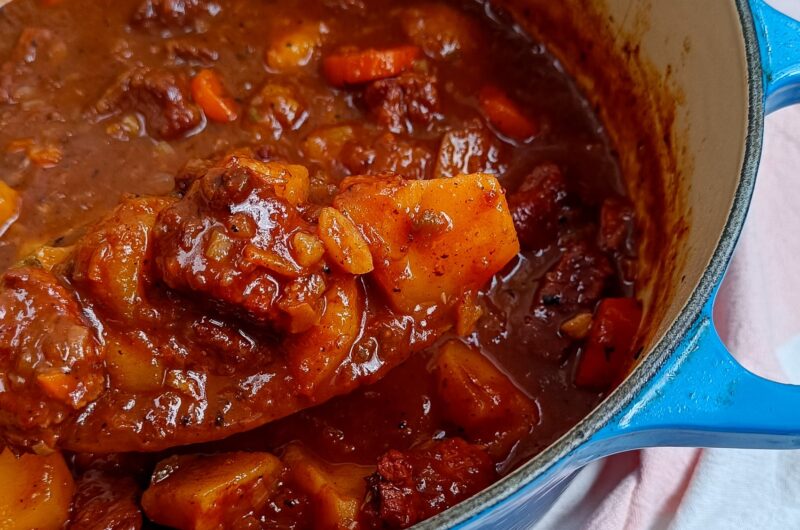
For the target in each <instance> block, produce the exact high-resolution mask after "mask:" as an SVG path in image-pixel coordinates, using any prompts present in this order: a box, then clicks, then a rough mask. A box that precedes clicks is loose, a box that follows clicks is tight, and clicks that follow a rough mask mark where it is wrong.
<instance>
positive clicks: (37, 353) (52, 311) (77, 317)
mask: <svg viewBox="0 0 800 530" xmlns="http://www.w3.org/2000/svg"><path fill="white" fill-rule="evenodd" d="M103 356H104V351H103V348H102V346H101V345H100V344H99V343H98V340H97V338H96V336H95V331H94V330H93V329H92V328H91V327H90V326H89V324H88V323H87V322H86V320H85V318H84V316H83V314H82V310H81V307H80V306H79V305H78V303H77V301H76V300H75V298H74V296H73V295H72V294H71V293H70V292H69V291H68V290H67V289H66V288H65V287H64V286H63V285H62V284H61V282H59V281H58V279H57V278H56V277H55V276H53V274H51V273H49V272H46V271H43V270H41V269H34V268H20V269H12V270H10V271H8V272H7V273H6V274H5V275H4V276H3V278H2V287H0V374H2V375H0V383H1V384H0V432H1V433H2V435H1V436H2V441H3V442H4V443H6V444H9V445H12V446H15V447H22V448H27V449H33V448H41V449H44V448H48V447H51V448H52V447H55V446H56V444H57V442H58V428H59V426H60V425H61V424H62V423H63V422H65V421H66V420H67V419H68V418H71V417H72V416H74V415H77V414H78V411H79V410H80V409H82V408H83V407H85V406H86V405H87V404H88V403H90V402H91V401H92V400H94V399H95V398H96V397H97V396H98V395H99V394H100V392H102V390H103V385H104V380H105V370H104V368H103Z"/></svg>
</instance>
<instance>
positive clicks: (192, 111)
mask: <svg viewBox="0 0 800 530" xmlns="http://www.w3.org/2000/svg"><path fill="white" fill-rule="evenodd" d="M95 111H96V112H97V113H98V115H99V116H100V118H105V117H106V116H110V115H115V114H117V113H120V112H124V111H135V112H138V113H140V114H141V115H142V116H144V119H145V122H146V124H147V128H148V131H149V132H150V133H151V134H153V135H155V136H157V137H159V138H165V139H170V138H177V137H179V136H182V135H184V134H186V133H188V132H190V131H192V130H193V129H196V128H197V127H199V126H200V125H201V124H202V123H203V113H202V111H201V110H200V109H199V107H197V105H195V104H194V103H193V102H192V100H191V97H190V90H189V82H188V80H187V79H186V77H185V76H184V75H182V74H181V73H179V72H176V71H170V70H162V69H154V68H148V67H137V68H134V69H133V70H130V71H128V72H126V73H125V74H123V75H121V76H120V77H119V78H118V79H117V80H116V82H115V83H114V84H113V85H112V86H111V87H110V88H109V89H108V90H106V92H105V94H103V96H102V97H101V98H100V101H98V102H97V104H96V105H95Z"/></svg>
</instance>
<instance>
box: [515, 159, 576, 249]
mask: <svg viewBox="0 0 800 530" xmlns="http://www.w3.org/2000/svg"><path fill="white" fill-rule="evenodd" d="M566 197H567V186H566V183H565V182H564V176H563V175H562V173H561V170H560V169H559V168H558V166H556V165H555V164H544V165H541V166H538V167H537V168H536V169H534V170H533V171H532V172H531V173H530V174H529V175H528V176H527V177H525V180H523V182H522V185H521V186H520V187H519V189H518V190H517V191H516V192H515V193H513V194H512V195H511V196H510V197H509V198H508V206H509V208H511V215H512V217H513V218H514V226H515V227H516V228H517V234H518V235H519V240H520V242H521V243H522V246H523V248H525V249H528V250H537V249H540V248H542V247H544V246H546V245H548V244H550V243H552V242H553V240H554V238H555V237H554V234H555V233H557V227H558V221H559V218H560V217H561V216H562V215H563V212H564V208H565V204H564V202H565V199H566Z"/></svg>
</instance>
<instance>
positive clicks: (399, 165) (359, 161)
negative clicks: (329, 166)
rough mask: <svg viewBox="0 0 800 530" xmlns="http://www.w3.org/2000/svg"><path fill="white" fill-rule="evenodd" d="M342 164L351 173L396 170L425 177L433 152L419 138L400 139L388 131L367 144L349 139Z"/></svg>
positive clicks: (399, 172)
mask: <svg viewBox="0 0 800 530" xmlns="http://www.w3.org/2000/svg"><path fill="white" fill-rule="evenodd" d="M341 156H342V161H343V163H344V166H345V167H346V168H347V169H348V170H349V171H350V173H351V174H353V175H366V174H372V175H376V174H378V175H379V174H382V173H396V174H398V175H401V176H403V177H405V178H407V179H419V180H422V179H428V178H430V177H431V171H432V168H433V155H432V154H431V152H430V150H429V149H428V148H427V146H426V145H425V144H424V143H422V142H418V141H414V140H406V139H401V138H398V137H397V136H395V135H394V134H391V133H386V134H384V135H381V136H379V137H378V138H377V139H375V140H374V141H370V142H369V143H368V144H367V145H363V144H361V143H355V142H352V143H349V144H347V145H345V146H344V149H343V150H342V153H341Z"/></svg>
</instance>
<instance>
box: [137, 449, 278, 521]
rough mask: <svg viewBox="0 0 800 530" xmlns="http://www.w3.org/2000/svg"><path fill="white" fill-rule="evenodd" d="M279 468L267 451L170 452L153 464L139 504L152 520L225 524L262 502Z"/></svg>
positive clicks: (274, 485)
mask: <svg viewBox="0 0 800 530" xmlns="http://www.w3.org/2000/svg"><path fill="white" fill-rule="evenodd" d="M282 471H283V466H282V465H281V462H280V460H278V458H277V457H275V456H273V455H271V454H269V453H243V452H239V453H222V454H216V455H210V456H199V455H182V456H172V457H170V458H167V459H166V460H162V461H161V462H160V463H159V464H158V466H156V470H155V472H154V473H153V478H152V480H151V483H150V487H149V488H147V490H145V492H144V494H143V495H142V507H143V508H144V511H145V513H146V514H147V516H148V517H149V518H150V519H151V520H153V521H155V522H157V523H159V524H163V525H167V526H171V527H174V528H178V529H180V530H211V529H214V528H224V527H225V526H226V525H230V524H232V523H233V522H234V521H236V520H237V519H239V518H240V517H242V516H243V515H246V514H247V513H249V512H251V511H252V510H257V509H258V508H260V507H261V506H263V505H264V504H265V503H266V502H267V500H268V499H269V496H270V495H271V494H272V493H273V491H274V490H275V488H276V486H277V484H278V481H279V479H280V476H281V473H282Z"/></svg>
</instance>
